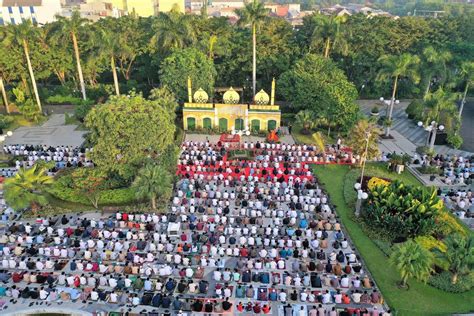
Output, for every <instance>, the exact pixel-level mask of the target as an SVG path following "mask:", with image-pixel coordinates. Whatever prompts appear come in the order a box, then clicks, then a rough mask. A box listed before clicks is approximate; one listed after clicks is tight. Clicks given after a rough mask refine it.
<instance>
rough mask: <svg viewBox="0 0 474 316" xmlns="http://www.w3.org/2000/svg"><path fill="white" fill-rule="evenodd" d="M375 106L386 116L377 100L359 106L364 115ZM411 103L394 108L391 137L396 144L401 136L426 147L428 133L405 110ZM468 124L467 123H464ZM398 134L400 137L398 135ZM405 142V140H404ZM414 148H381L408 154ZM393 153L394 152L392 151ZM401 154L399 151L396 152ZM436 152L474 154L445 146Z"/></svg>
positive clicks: (400, 146) (439, 146) (361, 101)
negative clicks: (402, 150) (402, 151)
mask: <svg viewBox="0 0 474 316" xmlns="http://www.w3.org/2000/svg"><path fill="white" fill-rule="evenodd" d="M374 104H377V105H378V106H379V109H380V113H381V114H382V115H383V114H385V108H384V107H380V102H378V101H375V100H360V101H359V105H360V107H361V110H362V112H363V113H364V114H366V115H370V110H371V109H372V107H373V106H374ZM408 104H409V102H408V101H402V102H400V104H398V105H395V106H394V108H393V126H392V131H391V133H390V134H391V135H392V136H394V137H395V142H398V141H400V140H401V138H400V136H402V137H403V138H404V139H406V140H407V141H409V142H411V143H412V145H413V146H414V147H415V149H416V147H418V146H424V145H425V144H426V139H427V137H428V132H427V131H425V130H424V129H423V128H420V127H418V126H417V125H416V124H415V122H414V121H413V120H410V119H408V116H407V114H406V113H405V109H406V107H407V106H408ZM464 123H465V124H464V125H466V124H468V123H467V122H464ZM397 133H398V135H397ZM470 139H471V138H469V137H468V138H466V141H470ZM403 142H405V140H403ZM413 146H409V145H408V146H407V144H406V143H402V144H396V145H394V146H390V145H389V146H388V147H387V148H384V147H381V150H382V151H386V150H384V149H391V148H393V149H396V148H397V147H398V148H400V149H402V148H405V149H406V150H407V151H406V152H407V153H410V152H411V151H412V149H413V148H412V147H413ZM392 151H393V150H392ZM396 151H397V152H399V150H396ZM435 151H436V152H437V153H439V154H443V155H448V154H449V155H458V156H459V155H462V156H471V155H473V153H471V152H468V151H464V150H457V149H453V148H450V147H448V146H445V145H436V146H435Z"/></svg>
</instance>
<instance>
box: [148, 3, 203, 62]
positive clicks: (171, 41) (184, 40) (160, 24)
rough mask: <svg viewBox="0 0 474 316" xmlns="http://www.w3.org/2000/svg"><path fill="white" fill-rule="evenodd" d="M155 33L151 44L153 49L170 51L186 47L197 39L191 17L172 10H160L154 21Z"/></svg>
mask: <svg viewBox="0 0 474 316" xmlns="http://www.w3.org/2000/svg"><path fill="white" fill-rule="evenodd" d="M153 30H154V32H155V34H154V35H153V37H152V38H151V42H150V45H151V47H152V48H153V49H155V50H157V51H161V52H165V53H168V52H169V51H170V50H172V49H176V48H184V47H186V46H188V45H190V44H192V43H194V42H195V40H196V34H195V30H194V29H193V26H192V24H191V17H190V16H188V15H184V14H182V13H180V12H176V11H173V10H171V11H170V12H169V13H163V12H160V14H159V15H158V17H157V18H156V19H155V21H154V23H153Z"/></svg>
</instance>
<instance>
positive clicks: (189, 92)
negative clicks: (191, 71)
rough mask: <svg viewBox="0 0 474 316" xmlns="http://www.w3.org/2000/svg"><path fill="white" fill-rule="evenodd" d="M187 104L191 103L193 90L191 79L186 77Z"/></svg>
mask: <svg viewBox="0 0 474 316" xmlns="http://www.w3.org/2000/svg"><path fill="white" fill-rule="evenodd" d="M188 102H189V103H193V88H192V83H191V77H188Z"/></svg>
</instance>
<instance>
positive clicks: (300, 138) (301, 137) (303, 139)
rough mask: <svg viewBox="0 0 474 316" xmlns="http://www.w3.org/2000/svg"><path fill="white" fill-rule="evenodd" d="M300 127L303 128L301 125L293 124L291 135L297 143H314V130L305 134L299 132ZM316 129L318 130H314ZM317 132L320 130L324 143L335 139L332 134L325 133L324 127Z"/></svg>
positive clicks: (330, 142)
mask: <svg viewBox="0 0 474 316" xmlns="http://www.w3.org/2000/svg"><path fill="white" fill-rule="evenodd" d="M302 129H303V127H302V126H301V125H299V124H295V125H293V129H292V132H291V135H292V136H293V138H294V139H295V141H296V142H297V143H298V144H314V138H313V136H312V133H314V132H315V131H314V130H313V131H311V134H309V135H305V134H301V130H302ZM316 131H318V130H316ZM319 132H321V135H322V136H323V138H324V141H325V142H326V144H334V143H336V140H335V139H334V138H333V137H332V136H333V135H330V136H329V137H328V136H327V135H328V134H327V130H326V129H324V130H319Z"/></svg>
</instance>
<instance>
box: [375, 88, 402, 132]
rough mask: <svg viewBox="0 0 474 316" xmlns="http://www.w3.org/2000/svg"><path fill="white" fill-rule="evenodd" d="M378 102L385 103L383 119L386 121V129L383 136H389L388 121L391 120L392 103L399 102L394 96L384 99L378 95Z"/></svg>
mask: <svg viewBox="0 0 474 316" xmlns="http://www.w3.org/2000/svg"><path fill="white" fill-rule="evenodd" d="M379 100H380V102H382V103H385V105H386V108H385V119H386V120H387V121H388V122H387V123H388V124H387V126H386V130H385V136H387V137H388V136H390V121H391V120H392V112H393V105H394V104H400V100H397V99H395V98H390V100H385V99H384V98H383V97H380V99H379Z"/></svg>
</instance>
